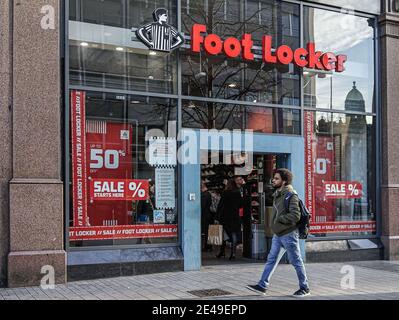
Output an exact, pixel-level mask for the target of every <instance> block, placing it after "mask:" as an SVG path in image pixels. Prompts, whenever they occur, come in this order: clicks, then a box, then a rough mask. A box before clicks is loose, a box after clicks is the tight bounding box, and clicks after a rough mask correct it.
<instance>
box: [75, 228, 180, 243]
mask: <svg viewBox="0 0 399 320" xmlns="http://www.w3.org/2000/svg"><path fill="white" fill-rule="evenodd" d="M171 237H177V225H174V224H173V225H172V224H167V225H163V224H159V225H132V226H111V227H83V228H76V227H74V228H70V230H69V239H70V240H71V241H78V240H107V239H113V240H116V239H137V238H171Z"/></svg>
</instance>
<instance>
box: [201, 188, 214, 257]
mask: <svg viewBox="0 0 399 320" xmlns="http://www.w3.org/2000/svg"><path fill="white" fill-rule="evenodd" d="M211 205H212V196H211V193H210V192H209V191H208V188H207V186H206V184H205V182H204V181H202V182H201V235H202V237H201V239H202V251H204V252H206V251H208V252H210V251H212V245H210V244H208V243H207V240H208V230H209V225H210V224H212V223H213V217H212V213H211Z"/></svg>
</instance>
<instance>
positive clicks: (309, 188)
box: [304, 111, 315, 219]
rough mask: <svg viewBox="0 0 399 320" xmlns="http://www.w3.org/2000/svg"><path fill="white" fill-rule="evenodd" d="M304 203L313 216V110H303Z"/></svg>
mask: <svg viewBox="0 0 399 320" xmlns="http://www.w3.org/2000/svg"><path fill="white" fill-rule="evenodd" d="M304 117H305V126H304V131H305V132H304V134H305V195H306V199H305V203H306V207H307V208H308V209H309V212H310V214H311V215H312V218H313V219H314V216H315V208H314V206H315V201H314V190H313V186H314V169H313V168H314V156H313V148H314V147H313V141H314V115H313V112H310V111H305V112H304Z"/></svg>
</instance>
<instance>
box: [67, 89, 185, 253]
mask: <svg viewBox="0 0 399 320" xmlns="http://www.w3.org/2000/svg"><path fill="white" fill-rule="evenodd" d="M76 97H78V98H76ZM175 121H176V102H175V101H174V100H171V99H161V98H151V97H145V96H144V97H143V96H131V95H129V96H127V95H119V94H105V93H96V92H86V93H85V92H83V91H73V92H72V96H71V150H72V154H71V163H72V186H71V194H72V203H71V212H70V242H71V246H73V247H81V246H98V245H117V244H123V245H125V244H149V243H176V242H177V228H178V227H177V224H178V221H177V207H176V204H177V200H176V197H177V191H176V181H177V175H176V169H175V167H171V168H170V169H162V168H161V169H158V168H157V169H156V168H155V167H154V166H150V164H149V162H148V161H152V160H148V161H147V157H146V150H147V149H148V146H149V143H150V142H149V136H162V134H161V133H163V134H164V135H165V136H168V131H169V126H171V125H174V122H175ZM171 128H172V127H171ZM154 130H157V131H154ZM146 135H147V137H146ZM149 159H151V157H150V158H149ZM165 181H166V182H167V186H168V193H169V200H168V201H169V202H168V207H167V208H166V207H164V204H163V203H161V198H162V196H160V195H159V193H161V192H165V190H164V189H165V186H164V183H165ZM171 187H172V188H171ZM157 188H158V189H159V190H157ZM157 191H158V192H157ZM163 196H165V194H164V195H163Z"/></svg>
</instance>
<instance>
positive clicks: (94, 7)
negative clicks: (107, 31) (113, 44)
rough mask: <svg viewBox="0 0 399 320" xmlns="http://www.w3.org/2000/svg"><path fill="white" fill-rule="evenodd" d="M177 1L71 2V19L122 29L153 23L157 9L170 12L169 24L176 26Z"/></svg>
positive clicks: (94, 0)
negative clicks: (153, 15) (153, 14)
mask: <svg viewBox="0 0 399 320" xmlns="http://www.w3.org/2000/svg"><path fill="white" fill-rule="evenodd" d="M176 3H177V2H176V0H163V1H159V0H70V1H69V19H70V20H73V21H80V22H86V23H93V24H100V25H105V26H113V27H120V28H127V29H130V28H133V27H136V28H137V27H138V26H141V25H143V23H144V24H145V23H148V22H152V21H153V18H152V13H153V11H154V10H155V9H157V8H161V7H162V8H166V9H167V10H168V17H169V23H170V24H172V25H176V21H177V18H176Z"/></svg>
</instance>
